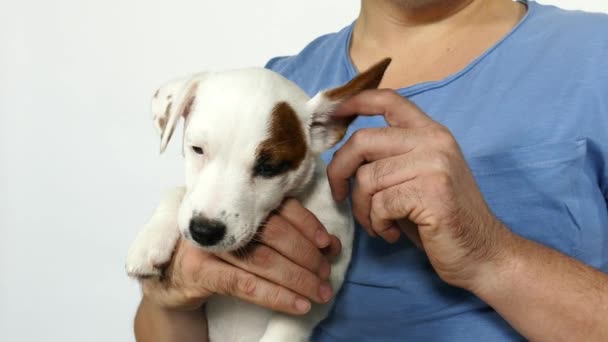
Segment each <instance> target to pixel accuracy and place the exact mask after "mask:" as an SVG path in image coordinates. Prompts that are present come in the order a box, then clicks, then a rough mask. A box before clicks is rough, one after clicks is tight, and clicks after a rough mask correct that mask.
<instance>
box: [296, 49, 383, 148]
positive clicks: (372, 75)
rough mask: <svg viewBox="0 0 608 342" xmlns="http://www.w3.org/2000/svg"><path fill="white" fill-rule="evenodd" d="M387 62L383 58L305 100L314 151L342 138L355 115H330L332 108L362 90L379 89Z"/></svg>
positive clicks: (330, 145) (327, 146)
mask: <svg viewBox="0 0 608 342" xmlns="http://www.w3.org/2000/svg"><path fill="white" fill-rule="evenodd" d="M390 63H391V59H390V58H385V59H383V60H382V61H380V62H378V63H376V64H375V65H373V66H372V67H370V68H369V69H367V70H366V71H364V72H362V73H360V74H359V75H357V76H356V77H355V78H353V79H352V80H350V81H349V82H348V83H346V84H345V85H343V86H341V87H338V88H334V89H329V90H325V91H323V92H320V93H318V94H316V95H315V96H314V97H313V98H312V99H310V100H309V101H308V103H307V106H309V109H310V110H311V111H312V115H311V116H310V118H309V122H308V126H309V132H310V141H311V147H312V151H313V152H314V153H321V152H323V151H325V150H327V149H329V148H330V147H332V146H334V145H335V144H337V143H338V142H339V141H340V140H342V138H343V137H344V134H346V129H347V128H348V125H350V123H351V122H352V121H353V120H354V117H349V118H336V117H334V116H332V113H333V111H334V109H335V108H336V107H337V106H338V105H339V104H340V103H342V102H343V101H345V100H346V99H348V98H350V97H352V96H354V95H357V94H358V93H360V92H362V91H363V90H367V89H375V88H378V85H379V84H380V81H381V80H382V77H383V76H384V72H385V71H386V69H387V68H388V65H389V64H390Z"/></svg>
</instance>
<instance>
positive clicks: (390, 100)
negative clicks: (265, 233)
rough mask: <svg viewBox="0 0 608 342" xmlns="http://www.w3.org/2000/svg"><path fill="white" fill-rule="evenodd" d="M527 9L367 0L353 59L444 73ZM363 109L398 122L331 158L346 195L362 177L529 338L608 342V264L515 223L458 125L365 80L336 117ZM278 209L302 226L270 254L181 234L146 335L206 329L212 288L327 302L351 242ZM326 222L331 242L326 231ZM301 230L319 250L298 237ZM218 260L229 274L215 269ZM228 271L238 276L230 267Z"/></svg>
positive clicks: (367, 204) (429, 77)
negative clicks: (604, 267) (491, 194)
mask: <svg viewBox="0 0 608 342" xmlns="http://www.w3.org/2000/svg"><path fill="white" fill-rule="evenodd" d="M525 10H526V9H525V7H524V6H523V5H521V4H517V3H514V2H512V1H510V0H485V1H482V0H450V1H448V0H363V1H362V3H361V13H360V15H359V18H358V20H357V22H356V24H355V28H354V31H353V37H352V43H351V47H350V55H351V59H352V61H353V63H354V64H355V66H356V67H357V68H358V69H359V70H363V69H365V68H367V67H369V66H370V65H371V64H373V63H374V62H376V61H378V60H380V59H381V58H383V57H386V56H391V57H392V58H393V62H392V64H391V66H390V67H389V69H388V70H387V73H386V74H385V77H384V79H383V81H382V84H381V86H382V87H384V88H401V87H405V86H409V85H412V84H417V83H420V82H426V81H433V80H439V79H442V78H445V77H447V76H449V75H450V74H452V73H454V72H457V71H459V70H460V69H462V68H463V67H464V66H466V65H467V64H469V63H470V62H471V61H472V60H473V59H475V58H476V57H477V56H479V55H480V54H481V53H483V52H484V51H485V50H487V49H488V48H489V47H491V46H492V45H494V44H495V43H496V42H497V41H499V40H500V39H501V38H502V37H503V36H504V35H505V34H507V33H508V32H509V31H510V30H511V29H512V28H513V26H515V25H516V24H517V22H518V21H519V20H521V18H522V16H523V15H524V13H525ZM354 113H358V114H361V115H371V114H376V113H383V114H384V116H385V118H386V120H387V122H388V123H389V127H387V128H381V129H371V128H370V129H363V130H360V131H358V132H357V133H356V134H354V135H353V136H352V137H351V138H350V139H349V140H348V141H347V142H346V144H345V145H344V146H343V147H342V148H341V149H340V150H338V152H337V153H336V155H335V157H334V159H333V161H332V163H331V164H330V165H329V168H328V176H329V179H330V182H331V185H332V191H333V194H334V197H335V198H336V199H337V200H342V199H344V197H345V196H346V194H347V191H348V183H347V179H348V178H349V177H354V180H355V183H354V188H353V198H352V203H353V209H354V213H355V216H356V217H357V219H358V220H359V222H361V223H362V225H363V226H364V228H365V229H366V230H367V231H368V233H370V234H371V235H373V236H380V237H382V238H383V239H385V240H387V241H389V242H393V241H396V240H397V239H398V238H399V236H400V235H401V234H404V235H406V236H407V237H408V238H410V239H412V241H413V242H414V243H416V244H417V245H418V246H420V248H422V249H423V250H424V251H425V252H426V253H427V255H428V257H429V260H430V262H431V264H432V266H433V268H434V269H435V271H436V272H437V273H438V275H439V276H440V277H441V278H442V279H443V280H444V281H446V282H447V283H449V284H451V285H453V286H457V287H460V288H463V289H466V290H468V291H471V292H472V293H474V294H476V295H477V296H479V297H480V298H481V299H482V300H484V301H485V302H487V303H488V304H489V305H491V306H492V307H493V308H494V309H495V310H496V311H497V312H498V313H499V314H500V315H501V316H502V317H503V318H504V319H506V320H507V321H508V322H509V323H510V324H511V325H512V326H513V327H514V328H515V329H516V330H517V331H519V332H520V333H521V334H522V335H523V336H525V337H526V338H527V339H529V340H533V341H605V340H608V321H607V319H606V317H608V276H606V275H605V274H603V273H601V272H599V271H597V270H594V269H592V268H590V267H588V266H586V265H584V264H582V263H580V262H578V261H576V260H574V259H572V258H569V257H567V256H565V255H563V254H561V253H559V252H557V251H555V250H552V249H550V248H547V247H545V246H542V245H539V244H537V243H535V242H532V241H529V240H526V239H523V238H521V237H519V236H517V235H515V234H513V233H512V232H511V231H510V230H509V228H508V227H506V226H504V225H503V224H502V223H501V222H500V221H499V220H498V219H497V218H496V217H495V216H494V215H493V214H492V213H491V211H490V210H489V208H488V206H487V204H486V203H485V200H484V199H483V196H482V194H481V193H480V191H479V189H478V187H477V185H476V183H475V180H474V178H473V176H472V175H471V172H470V170H469V168H468V166H467V164H466V162H465V160H464V158H463V156H462V153H461V151H460V148H459V146H458V143H457V142H456V141H455V140H454V137H453V136H452V134H451V133H450V132H449V130H448V129H447V128H445V127H443V126H441V125H440V124H438V123H436V122H434V121H433V120H431V119H430V118H429V117H428V116H427V115H426V114H425V113H423V112H422V111H421V110H420V109H418V108H417V107H416V106H415V105H414V104H412V103H411V102H409V101H407V100H406V99H403V98H402V97H400V96H399V95H398V94H396V93H395V92H393V91H391V90H378V91H366V92H363V93H361V94H360V95H358V96H355V97H353V98H351V99H350V100H348V101H346V102H345V103H343V104H342V105H341V106H340V107H339V108H338V110H337V113H336V115H341V116H351V115H355V114H354ZM395 141H399V142H400V144H395V143H394V142H395ZM277 216H279V218H275V217H272V218H271V219H270V221H271V222H276V225H277V229H279V227H280V229H284V230H285V231H286V232H289V234H292V237H291V238H282V237H281V234H278V235H273V234H269V235H270V237H268V238H265V239H263V240H264V241H263V242H262V245H263V246H266V247H267V248H261V249H258V250H261V251H266V252H263V253H266V254H265V255H263V256H262V257H259V258H256V257H252V258H251V259H250V260H249V261H248V262H246V263H240V264H239V263H237V262H235V261H234V260H230V259H225V258H221V257H220V258H215V257H212V256H210V255H205V254H204V253H203V252H201V251H199V250H195V249H192V248H188V247H187V246H186V245H180V248H179V249H178V252H177V253H176V256H175V257H174V260H173V261H172V265H171V266H170V270H171V271H170V273H169V274H170V276H168V277H167V280H166V282H165V284H164V286H158V285H159V284H155V286H148V284H144V297H143V299H142V303H141V305H140V308H139V310H138V313H137V316H136V324H135V330H136V331H135V332H136V337H137V339H138V341H189V340H192V341H195V340H196V341H204V340H205V339H206V325H205V319H204V316H203V315H202V311H201V310H200V307H201V305H202V304H203V303H204V302H205V300H206V298H208V297H209V295H210V294H212V293H224V294H229V295H234V296H236V297H239V298H243V299H245V300H248V301H251V302H254V303H258V304H260V305H263V306H267V307H271V308H274V309H277V310H280V311H284V312H289V313H294V314H298V313H303V312H305V311H306V310H304V311H299V312H298V310H297V309H294V308H295V307H296V306H295V301H296V300H297V299H303V298H308V299H311V300H314V301H318V300H320V297H319V296H318V295H317V294H315V291H314V289H315V288H316V286H317V285H319V284H321V283H322V281H323V280H324V279H326V278H327V277H326V274H325V273H327V274H328V272H327V271H324V270H323V271H320V270H321V269H323V268H322V267H321V266H320V265H322V264H323V262H322V261H320V260H325V259H324V257H323V255H322V253H321V252H320V251H319V249H318V248H321V247H325V246H330V247H329V248H328V249H329V250H330V253H333V254H336V253H338V252H339V242H338V241H335V239H334V238H330V237H329V236H328V235H327V233H322V232H324V230H323V229H322V227H321V225H320V224H319V223H318V221H316V222H315V220H314V219H313V218H311V216H312V215H311V214H310V213H309V212H307V211H306V210H305V209H303V208H302V207H301V206H300V205H299V204H298V203H297V202H295V201H291V202H288V205H285V206H284V208H283V209H282V210H281V211H280V212H279V213H278V214H277ZM273 220H274V221H273ZM316 232H321V233H319V234H320V236H323V237H322V238H321V240H322V241H323V243H316V242H313V241H316V239H315V234H316ZM290 239H291V241H294V240H293V239H296V240H295V241H298V242H297V244H298V245H301V244H305V245H307V246H308V248H307V249H306V250H307V251H308V252H307V253H303V254H301V251H298V250H296V249H293V248H289V246H290V245H291V246H293V244H291V242H288V241H290ZM281 246H287V247H281ZM285 248H286V249H285ZM325 261H326V260H325ZM270 265H272V266H271V267H269V266H270ZM203 266H204V267H203ZM207 267H211V268H212V269H215V270H220V269H221V270H222V272H213V273H211V272H210V273H209V274H203V273H204V272H203V270H204V269H206V268H207ZM264 268H272V271H271V272H272V274H269V273H263V271H262V269H264ZM303 269H308V271H310V273H306V272H304V273H305V274H306V275H307V276H306V277H304V278H303V279H301V281H299V282H298V283H297V284H294V283H290V282H289V280H288V277H289V275H290V274H294V272H299V271H302V270H303ZM224 271H226V274H229V275H230V276H226V277H225V278H220V277H218V274H220V273H224ZM207 277H211V278H209V279H207V280H205V279H206V278H207ZM251 284H254V285H251ZM319 287H320V285H319ZM505 294H507V295H505ZM144 327H145V328H144Z"/></svg>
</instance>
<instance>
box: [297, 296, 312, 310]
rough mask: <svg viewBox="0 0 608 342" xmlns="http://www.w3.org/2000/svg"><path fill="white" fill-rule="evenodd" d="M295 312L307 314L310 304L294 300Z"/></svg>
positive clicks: (303, 300) (301, 300)
mask: <svg viewBox="0 0 608 342" xmlns="http://www.w3.org/2000/svg"><path fill="white" fill-rule="evenodd" d="M296 310H298V311H299V312H302V313H304V312H308V310H310V302H309V301H307V300H305V299H301V298H298V299H296Z"/></svg>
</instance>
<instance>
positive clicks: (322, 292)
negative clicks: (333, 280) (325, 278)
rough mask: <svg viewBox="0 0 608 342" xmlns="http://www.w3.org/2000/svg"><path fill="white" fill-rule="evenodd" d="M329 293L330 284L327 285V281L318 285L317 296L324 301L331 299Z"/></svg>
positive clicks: (330, 292)
mask: <svg viewBox="0 0 608 342" xmlns="http://www.w3.org/2000/svg"><path fill="white" fill-rule="evenodd" d="M331 294H332V290H331V286H329V284H328V283H323V284H321V286H320V287H319V296H320V297H321V299H322V300H323V301H324V302H327V301H329V300H330V299H331Z"/></svg>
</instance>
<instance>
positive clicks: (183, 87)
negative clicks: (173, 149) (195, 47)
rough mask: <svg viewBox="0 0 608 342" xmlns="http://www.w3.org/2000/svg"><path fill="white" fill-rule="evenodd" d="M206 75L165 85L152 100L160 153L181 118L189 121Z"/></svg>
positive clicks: (165, 146)
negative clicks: (199, 88)
mask: <svg viewBox="0 0 608 342" xmlns="http://www.w3.org/2000/svg"><path fill="white" fill-rule="evenodd" d="M203 78H204V74H198V75H195V76H193V77H191V78H184V79H179V80H174V81H171V82H168V83H166V84H165V85H163V86H162V87H161V88H160V89H159V90H158V91H157V92H156V94H155V95H154V98H153V99H152V113H153V114H154V124H155V126H156V129H157V130H158V132H159V133H160V152H161V153H162V152H164V151H165V149H166V148H167V144H168V143H169V140H171V136H173V132H174V131H175V126H176V125H177V122H178V121H179V118H180V117H181V118H184V120H185V119H187V118H188V115H189V114H190V112H191V111H192V109H193V108H194V105H195V101H196V91H197V89H198V85H199V84H200V82H201V81H202V80H203Z"/></svg>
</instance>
